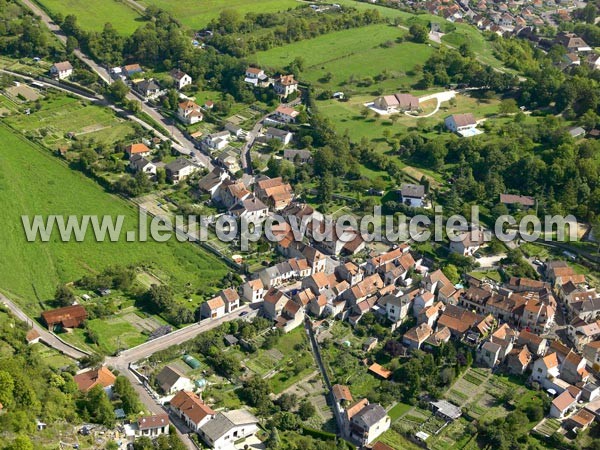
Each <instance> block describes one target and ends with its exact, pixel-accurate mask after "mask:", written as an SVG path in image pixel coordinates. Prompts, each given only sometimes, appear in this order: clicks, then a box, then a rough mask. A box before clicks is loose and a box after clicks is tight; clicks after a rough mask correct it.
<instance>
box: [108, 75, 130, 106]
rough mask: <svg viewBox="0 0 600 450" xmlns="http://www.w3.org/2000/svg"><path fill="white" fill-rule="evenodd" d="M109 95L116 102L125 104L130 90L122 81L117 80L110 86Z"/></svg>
mask: <svg viewBox="0 0 600 450" xmlns="http://www.w3.org/2000/svg"><path fill="white" fill-rule="evenodd" d="M108 93H109V95H110V96H111V97H112V98H113V99H114V100H115V101H116V102H123V101H124V100H125V98H126V97H127V94H128V93H129V88H128V87H127V85H126V84H125V83H124V82H123V81H122V80H117V81H115V82H114V83H112V84H111V85H110V87H109V88H108Z"/></svg>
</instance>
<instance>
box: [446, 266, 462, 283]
mask: <svg viewBox="0 0 600 450" xmlns="http://www.w3.org/2000/svg"><path fill="white" fill-rule="evenodd" d="M442 272H444V275H446V277H448V279H449V280H450V281H452V282H453V283H458V282H459V281H460V274H459V272H458V268H457V267H456V266H455V265H454V264H448V265H447V266H445V267H444V268H443V269H442Z"/></svg>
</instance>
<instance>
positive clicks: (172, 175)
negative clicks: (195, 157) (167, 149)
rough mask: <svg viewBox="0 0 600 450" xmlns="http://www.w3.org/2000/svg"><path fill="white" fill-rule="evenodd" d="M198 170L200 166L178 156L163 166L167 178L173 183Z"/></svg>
mask: <svg viewBox="0 0 600 450" xmlns="http://www.w3.org/2000/svg"><path fill="white" fill-rule="evenodd" d="M198 170H200V167H198V166H197V165H195V164H194V163H192V162H191V161H190V160H188V159H185V158H178V159H176V160H175V161H173V162H172V163H169V164H167V165H166V166H165V171H166V172H167V179H169V181H171V182H172V183H173V184H178V183H179V182H180V181H183V180H185V179H186V178H188V177H189V176H190V175H192V174H193V173H195V172H197V171H198Z"/></svg>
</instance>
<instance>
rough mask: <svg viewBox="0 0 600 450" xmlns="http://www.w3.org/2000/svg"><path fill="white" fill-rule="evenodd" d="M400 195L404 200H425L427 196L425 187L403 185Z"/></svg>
mask: <svg viewBox="0 0 600 450" xmlns="http://www.w3.org/2000/svg"><path fill="white" fill-rule="evenodd" d="M400 193H401V194H402V197H403V198H404V197H411V198H423V197H424V196H425V186H422V185H420V184H403V185H402V188H401V189H400Z"/></svg>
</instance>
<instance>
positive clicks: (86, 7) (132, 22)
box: [37, 0, 143, 34]
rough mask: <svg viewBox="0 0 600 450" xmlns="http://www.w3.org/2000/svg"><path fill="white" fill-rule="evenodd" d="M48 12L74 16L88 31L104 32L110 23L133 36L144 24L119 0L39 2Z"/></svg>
mask: <svg viewBox="0 0 600 450" xmlns="http://www.w3.org/2000/svg"><path fill="white" fill-rule="evenodd" d="M37 2H38V3H39V4H41V5H42V6H43V7H44V8H45V9H46V10H47V11H50V12H51V13H53V14H56V13H61V14H62V15H63V16H67V15H69V14H74V15H75V16H77V22H78V23H79V26H81V28H83V29H84V30H86V31H102V29H103V28H104V24H105V23H106V22H110V23H111V24H112V25H113V26H114V27H115V29H116V30H117V31H119V33H122V34H131V33H133V32H134V31H135V30H136V29H137V28H138V27H139V26H141V25H142V24H143V21H142V18H141V16H140V15H139V14H138V13H137V12H136V11H135V10H134V9H133V8H130V7H129V6H127V4H126V3H125V2H120V1H117V0H94V1H93V2H88V1H85V0H37Z"/></svg>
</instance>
